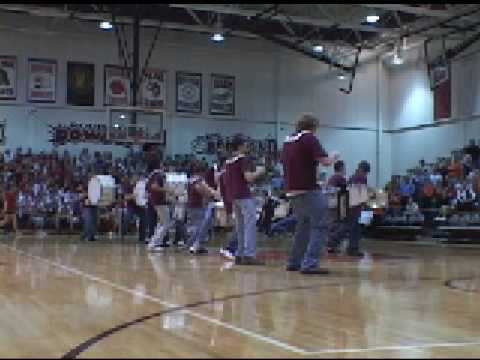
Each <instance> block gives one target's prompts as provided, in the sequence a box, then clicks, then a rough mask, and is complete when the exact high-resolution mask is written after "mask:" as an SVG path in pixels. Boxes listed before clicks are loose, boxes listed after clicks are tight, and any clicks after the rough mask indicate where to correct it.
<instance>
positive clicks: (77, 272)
mask: <svg viewBox="0 0 480 360" xmlns="http://www.w3.org/2000/svg"><path fill="white" fill-rule="evenodd" d="M4 246H5V247H7V248H8V249H10V250H12V251H14V252H17V253H19V254H21V255H24V256H27V257H30V258H32V259H36V260H38V261H41V262H44V263H47V264H49V265H50V266H54V267H57V268H60V269H62V270H65V271H68V272H70V273H72V274H75V275H78V276H81V277H84V278H86V279H89V280H91V281H95V282H98V283H101V284H104V285H107V286H110V287H112V288H114V289H116V290H119V291H123V292H125V293H128V294H131V295H134V296H140V297H143V298H144V299H147V300H150V301H152V302H155V303H157V304H160V305H162V306H165V307H167V308H177V307H181V305H176V304H172V303H169V302H166V301H163V300H160V299H158V298H156V297H154V296H151V295H148V294H142V293H139V292H138V291H136V290H134V289H130V288H127V287H124V286H122V285H118V284H115V283H113V282H111V281H108V280H105V279H102V278H99V277H97V276H94V275H91V274H89V273H86V272H84V271H81V270H78V269H75V268H71V267H69V266H66V265H63V264H60V263H57V262H54V261H51V260H48V259H45V258H43V257H41V256H37V255H33V254H29V253H28V252H26V251H23V250H20V249H17V248H16V247H13V246H9V245H4ZM182 312H183V313H184V314H188V315H191V316H193V317H196V318H198V319H201V320H204V321H207V322H210V323H212V324H214V325H218V326H222V327H224V328H226V329H229V330H232V331H235V332H237V333H240V334H242V335H245V336H249V337H251V338H253V339H255V340H258V341H263V342H265V343H268V344H270V345H274V346H276V347H278V348H281V349H283V350H287V351H291V352H294V353H297V354H303V353H305V350H304V349H302V348H299V347H297V346H294V345H290V344H287V343H284V342H282V341H280V340H277V339H274V338H272V337H269V336H266V335H261V334H257V333H255V332H253V331H250V330H246V329H243V328H240V327H238V326H235V325H232V324H227V323H225V322H223V321H220V320H218V319H214V318H211V317H209V316H206V315H202V314H198V313H196V312H193V311H191V310H183V311H182Z"/></svg>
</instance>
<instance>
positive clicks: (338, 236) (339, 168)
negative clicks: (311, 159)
mask: <svg viewBox="0 0 480 360" xmlns="http://www.w3.org/2000/svg"><path fill="white" fill-rule="evenodd" d="M333 170H334V171H335V173H334V174H333V175H332V176H331V177H330V179H328V186H329V187H332V188H336V189H337V191H346V187H347V179H346V178H345V163H344V162H343V161H342V160H338V161H336V162H335V164H333ZM337 196H338V193H337ZM329 215H330V216H329V239H328V246H327V247H328V252H329V253H335V252H337V251H338V248H339V245H340V242H341V240H342V239H343V238H344V237H345V236H346V235H347V231H348V226H347V224H346V223H345V220H344V219H339V218H338V208H335V209H330V211H329Z"/></svg>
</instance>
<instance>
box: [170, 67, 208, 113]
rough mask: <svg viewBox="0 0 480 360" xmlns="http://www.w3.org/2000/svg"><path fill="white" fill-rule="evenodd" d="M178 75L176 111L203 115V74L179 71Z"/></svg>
mask: <svg viewBox="0 0 480 360" xmlns="http://www.w3.org/2000/svg"><path fill="white" fill-rule="evenodd" d="M176 75H177V76H176V80H177V81H176V107H175V108H176V111H177V112H186V113H193V114H201V113H202V74H198V73H190V72H184V71H178V72H177V74H176Z"/></svg>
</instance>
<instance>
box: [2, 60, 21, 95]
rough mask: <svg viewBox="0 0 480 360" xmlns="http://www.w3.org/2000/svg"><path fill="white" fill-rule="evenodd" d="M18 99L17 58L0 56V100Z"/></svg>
mask: <svg viewBox="0 0 480 360" xmlns="http://www.w3.org/2000/svg"><path fill="white" fill-rule="evenodd" d="M16 98H17V57H16V56H0V100H15V99H16Z"/></svg>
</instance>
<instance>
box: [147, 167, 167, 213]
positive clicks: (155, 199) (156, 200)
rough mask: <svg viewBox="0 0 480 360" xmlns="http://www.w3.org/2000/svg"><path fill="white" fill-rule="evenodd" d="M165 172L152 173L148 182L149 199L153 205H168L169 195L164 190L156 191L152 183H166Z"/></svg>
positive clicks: (160, 184)
mask: <svg viewBox="0 0 480 360" xmlns="http://www.w3.org/2000/svg"><path fill="white" fill-rule="evenodd" d="M164 176H165V175H164V174H163V173H161V172H159V171H158V172H154V173H152V174H151V175H150V177H149V179H148V182H147V189H148V201H149V203H150V204H151V205H153V206H158V205H166V204H167V197H166V194H165V192H163V191H155V190H152V185H153V184H154V183H157V184H158V186H160V187H163V186H164V183H165V178H164Z"/></svg>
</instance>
